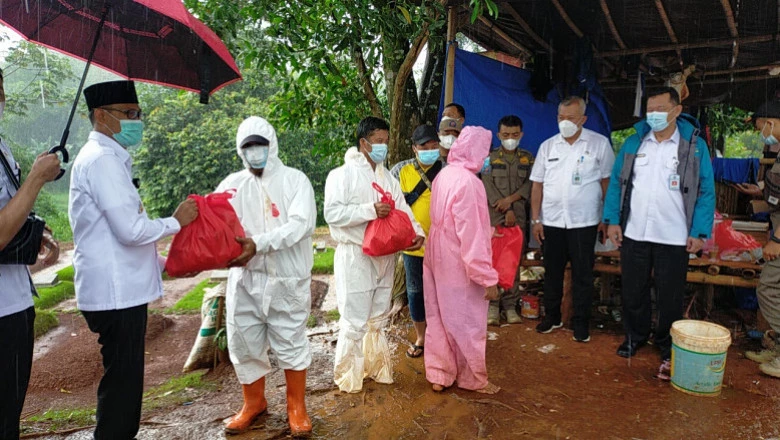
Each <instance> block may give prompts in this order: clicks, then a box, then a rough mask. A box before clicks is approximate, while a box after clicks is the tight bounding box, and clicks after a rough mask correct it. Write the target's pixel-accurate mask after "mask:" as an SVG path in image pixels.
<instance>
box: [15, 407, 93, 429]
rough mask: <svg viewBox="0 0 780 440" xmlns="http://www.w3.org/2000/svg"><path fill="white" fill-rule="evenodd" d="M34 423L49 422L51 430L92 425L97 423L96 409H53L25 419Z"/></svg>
mask: <svg viewBox="0 0 780 440" xmlns="http://www.w3.org/2000/svg"><path fill="white" fill-rule="evenodd" d="M24 421H25V422H32V423H47V424H48V425H49V426H48V428H49V431H51V432H53V431H59V430H61V429H63V428H67V427H70V426H74V427H76V426H91V425H94V424H95V409H94V408H81V409H53V410H49V411H46V412H45V413H43V414H41V415H35V416H30V417H28V418H26V419H25V420H24Z"/></svg>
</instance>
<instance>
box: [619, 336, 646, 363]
mask: <svg viewBox="0 0 780 440" xmlns="http://www.w3.org/2000/svg"><path fill="white" fill-rule="evenodd" d="M645 343H646V341H631V342H630V343H629V341H628V339H625V340H623V343H622V344H620V347H618V349H617V355H618V356H620V357H624V358H630V357H631V356H634V355H635V354H636V351H637V350H639V347H641V346H643V345H645Z"/></svg>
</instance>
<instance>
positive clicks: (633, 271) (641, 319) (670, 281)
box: [620, 237, 688, 359]
mask: <svg viewBox="0 0 780 440" xmlns="http://www.w3.org/2000/svg"><path fill="white" fill-rule="evenodd" d="M620 270H621V273H622V286H623V288H622V296H623V327H624V328H625V330H626V338H630V339H631V340H632V341H646V340H647V338H648V337H649V336H650V324H651V322H650V321H651V311H652V309H651V302H650V285H651V282H652V283H653V284H654V285H655V289H656V294H657V300H656V308H657V310H658V324H657V325H656V327H655V344H656V345H657V346H658V348H659V349H660V350H661V358H662V359H667V358H669V357H671V355H672V337H671V336H670V335H669V330H670V329H671V328H672V323H673V322H674V321H677V320H678V319H682V315H683V298H684V295H685V282H686V274H687V272H688V252H686V251H685V246H670V245H664V244H657V243H650V242H646V241H635V240H632V239H630V238H628V237H623V245H622V246H621V248H620Z"/></svg>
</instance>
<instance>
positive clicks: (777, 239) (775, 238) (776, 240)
mask: <svg viewBox="0 0 780 440" xmlns="http://www.w3.org/2000/svg"><path fill="white" fill-rule="evenodd" d="M778 157H780V156H778ZM769 239H770V240H772V241H774V242H775V243H780V238H777V237H775V234H774V233H772V234H769Z"/></svg>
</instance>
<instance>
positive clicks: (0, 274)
mask: <svg viewBox="0 0 780 440" xmlns="http://www.w3.org/2000/svg"><path fill="white" fill-rule="evenodd" d="M0 154H3V155H4V156H5V158H6V160H8V164H9V165H10V166H11V171H12V172H14V173H15V175H16V177H17V178H18V177H19V164H18V163H16V161H15V160H14V157H13V155H12V154H11V149H10V148H8V145H6V144H5V142H3V141H2V140H0ZM15 194H16V188H15V187H14V185H13V183H12V182H11V179H10V178H9V177H8V174H7V173H6V172H5V168H3V167H2V164H0V208H2V207H5V205H7V204H8V202H10V201H11V198H12V197H13V196H14V195H15ZM32 298H33V297H32V286H30V273H29V272H28V271H27V266H25V265H22V264H0V317H4V316H8V315H13V314H14V313H18V312H21V311H23V310H26V309H28V308H30V307H32V305H33V300H32Z"/></svg>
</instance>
